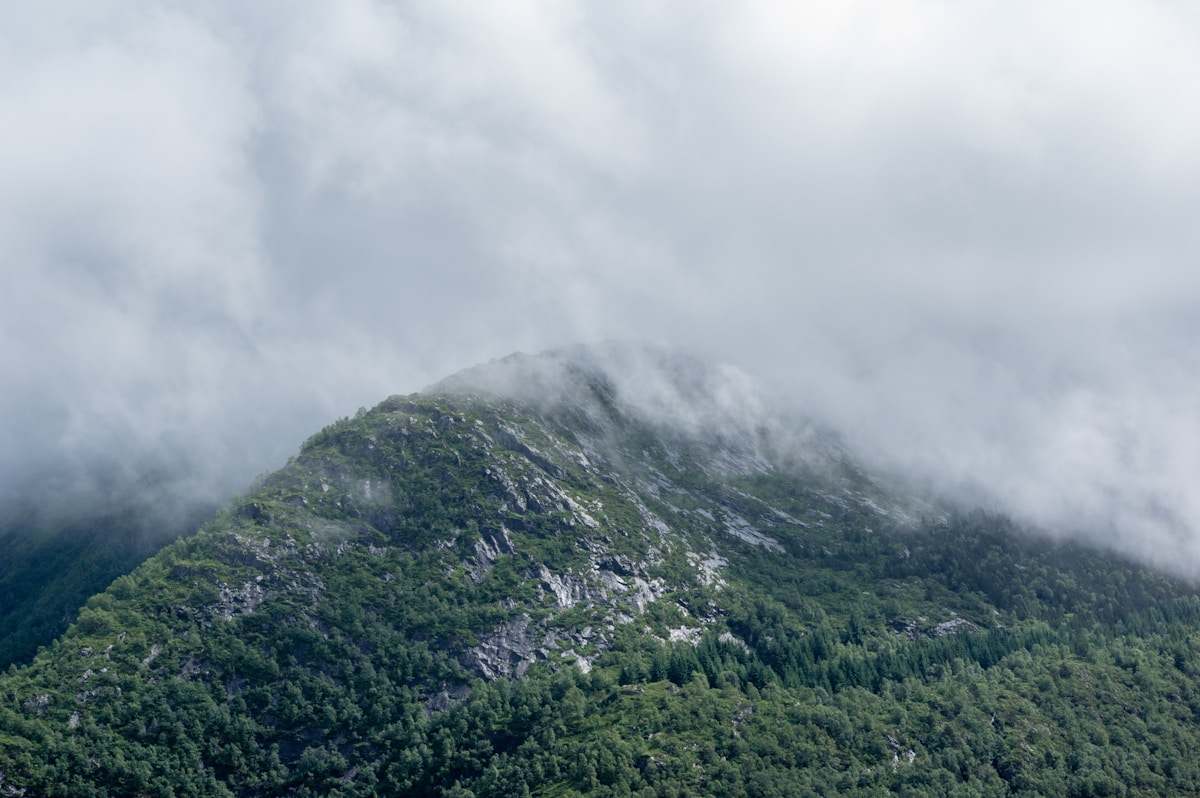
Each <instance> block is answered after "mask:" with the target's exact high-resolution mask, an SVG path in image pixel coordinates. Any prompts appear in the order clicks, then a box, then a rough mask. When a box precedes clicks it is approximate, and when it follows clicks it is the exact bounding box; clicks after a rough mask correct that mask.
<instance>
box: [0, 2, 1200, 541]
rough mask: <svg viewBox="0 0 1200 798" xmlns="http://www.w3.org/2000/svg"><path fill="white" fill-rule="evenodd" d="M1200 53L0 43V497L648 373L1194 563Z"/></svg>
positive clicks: (1060, 48)
mask: <svg viewBox="0 0 1200 798" xmlns="http://www.w3.org/2000/svg"><path fill="white" fill-rule="evenodd" d="M1197 22H1200V20H1198V19H1197V17H1196V15H1195V13H1194V12H1192V11H1190V10H1188V9H1185V8H1182V7H1179V6H1178V5H1176V4H1170V3H1165V2H1139V3H1134V2H1131V1H1129V0H1108V1H1106V2H1104V3H1100V4H1096V3H1092V4H1089V5H1087V6H1086V7H1083V6H1081V5H1080V4H1078V3H1075V2H1068V1H1067V0H1051V2H1046V3H1040V4H1037V5H1036V6H1029V7H1023V8H1014V7H1013V6H1012V5H1011V4H1004V3H999V2H983V3H972V4H950V3H942V2H934V0H903V1H902V2H886V3H885V2H881V1H880V0H855V1H854V2H847V3H839V4H834V5H831V4H828V3H825V4H818V3H809V2H803V3H798V4H797V3H781V2H769V1H768V0H757V1H756V2H750V3H746V4H742V5H740V6H737V7H733V6H724V5H720V4H715V3H700V4H695V3H689V4H686V5H685V4H682V3H666V4H655V5H649V6H647V5H645V4H638V3H624V2H617V3H610V4H604V5H603V6H595V5H587V4H583V3H549V2H535V1H533V0H529V1H528V2H521V3H517V4H508V5H506V6H504V7H492V6H489V5H480V4H467V3H429V2H405V3H399V2H384V1H383V0H350V2H345V3H339V4H336V5H325V4H317V3H312V2H299V3H282V2H276V3H263V4H254V5H249V6H248V5H245V4H233V3H218V4H210V5H207V6H204V7H203V8H202V9H192V8H189V7H183V6H177V5H170V4H161V3H160V4H156V3H150V2H140V3H122V4H116V3H70V2H53V3H46V4H39V5H36V6H23V7H16V6H14V7H11V8H6V9H4V10H3V11H0V118H3V119H4V120H5V124H4V125H3V126H0V275H2V279H3V290H0V370H2V371H0V378H2V380H3V384H4V385H5V391H4V392H3V395H2V396H0V417H2V418H3V419H4V420H3V422H0V423H3V424H4V425H5V426H4V427H3V428H0V433H3V434H4V435H5V436H6V438H7V439H8V440H11V441H13V442H14V443H13V444H12V445H11V446H10V447H9V448H8V450H7V452H8V453H6V454H5V455H4V457H3V458H2V459H0V473H3V474H9V475H11V474H13V473H18V472H21V471H22V470H24V469H25V468H26V465H27V462H28V460H29V459H30V458H32V457H36V456H37V455H36V453H37V452H39V451H43V450H52V451H57V452H60V453H61V452H64V451H71V452H86V451H88V450H94V449H97V448H99V449H113V448H116V449H118V450H120V448H121V447H127V448H128V450H129V451H130V452H133V453H140V452H144V451H149V450H153V449H154V447H155V446H158V445H162V443H161V442H163V441H168V442H170V444H171V445H174V446H180V447H183V448H185V449H191V450H194V451H196V452H201V453H202V454H203V457H204V458H205V459H206V460H207V461H208V462H211V463H213V464H216V467H218V470H220V471H221V472H222V473H229V474H236V475H238V476H239V477H240V475H243V474H247V473H252V472H253V471H257V470H261V469H264V468H267V467H270V466H271V465H273V464H274V463H275V462H277V461H278V458H280V457H281V456H282V455H283V453H286V452H287V451H289V450H290V449H291V448H292V447H294V445H295V444H296V442H297V441H298V439H299V438H300V437H301V436H302V435H303V434H305V433H306V432H308V431H311V430H312V429H315V428H318V427H319V426H321V425H322V424H323V423H325V422H326V421H327V420H328V419H329V418H330V417H331V416H334V415H339V414H343V413H347V412H352V411H353V409H354V408H355V407H357V406H358V405H360V404H364V405H365V404H370V403H373V402H374V401H376V400H378V399H380V398H382V397H383V396H384V395H386V394H388V393H392V392H397V391H408V390H413V389H416V388H419V387H421V386H422V385H424V384H426V383H428V382H431V381H433V380H435V379H437V378H438V377H440V376H443V375H444V374H445V373H447V372H448V371H450V370H453V369H455V368H458V367H461V366H465V365H469V364H470V363H472V362H476V361H480V360H485V359H487V358H490V357H495V356H499V355H503V354H505V353H507V352H508V351H512V350H514V349H525V350H537V349H541V348H547V347H551V346H556V345H560V344H563V343H569V342H571V341H574V340H580V339H584V340H590V339H598V338H604V337H619V338H630V337H644V338H649V339H654V340H659V341H675V342H677V343H682V344H686V345H688V346H690V347H692V348H699V349H707V350H709V351H712V352H714V353H715V354H716V355H718V356H720V357H724V358H727V359H729V360H732V361H734V362H737V363H741V364H743V365H745V366H747V367H748V368H751V369H755V370H758V371H759V372H762V373H765V374H767V375H768V376H770V377H772V378H774V379H776V380H778V381H779V382H781V383H784V384H787V385H790V386H792V387H793V388H794V389H795V390H796V391H797V393H798V395H799V396H800V397H802V400H803V401H804V402H805V403H808V404H811V405H812V406H815V407H819V408H821V409H822V410H823V412H825V413H826V414H827V415H829V416H830V417H831V418H833V419H835V420H836V421H838V422H840V423H841V424H843V425H845V426H846V427H847V428H849V429H851V430H852V431H853V434H855V435H856V436H857V437H858V438H859V439H860V440H862V441H863V442H864V443H866V444H868V445H873V446H876V447H878V448H880V449H881V450H883V451H884V452H885V453H886V454H887V455H888V456H890V457H892V458H893V459H894V460H898V461H900V462H903V463H906V464H907V466H908V467H909V468H911V469H914V470H918V471H922V472H929V473H931V474H933V475H935V476H936V477H937V478H939V479H940V480H942V481H943V482H945V483H947V484H951V483H952V484H956V485H959V486H960V487H961V486H962V484H963V483H966V482H970V481H974V482H976V483H979V484H982V485H983V486H985V487H986V488H987V489H988V490H989V491H991V493H992V495H994V496H995V497H997V499H998V500H1000V501H1003V502H1005V503H1006V505H1007V506H1010V507H1012V508H1013V509H1014V510H1015V511H1017V512H1021V513H1024V515H1025V516H1026V517H1029V518H1032V519H1034V520H1037V521H1040V522H1043V523H1047V524H1051V525H1059V526H1061V525H1069V524H1076V525H1078V524H1080V523H1082V524H1085V525H1092V526H1098V525H1101V524H1104V523H1107V522H1108V521H1112V520H1113V519H1116V520H1115V521H1114V523H1117V524H1119V526H1120V527H1121V528H1122V529H1125V530H1136V532H1129V533H1128V534H1127V537H1126V539H1125V540H1126V542H1125V543H1123V544H1122V545H1126V546H1128V547H1131V548H1137V547H1138V546H1139V545H1140V544H1138V542H1137V541H1139V540H1141V541H1151V543H1148V544H1147V545H1146V547H1144V549H1143V550H1145V551H1149V550H1150V549H1151V548H1153V547H1155V546H1157V545H1158V542H1159V541H1164V540H1165V541H1174V542H1173V543H1171V544H1170V547H1168V550H1170V551H1176V550H1177V551H1180V552H1183V553H1185V554H1186V555H1187V556H1188V557H1192V558H1193V559H1192V561H1193V562H1200V543H1198V542H1197V541H1200V534H1196V533H1194V532H1191V531H1188V532H1186V533H1184V532H1180V530H1181V529H1184V530H1195V529H1200V503H1197V502H1195V501H1194V500H1193V499H1191V498H1190V494H1191V491H1190V485H1191V484H1193V483H1194V481H1195V477H1196V475H1197V466H1198V463H1197V460H1196V457H1195V456H1194V455H1193V454H1192V453H1191V447H1190V446H1189V443H1190V441H1191V440H1192V438H1193V437H1194V436H1192V437H1189V433H1190V432H1194V431H1195V430H1196V428H1197V426H1200V412H1198V411H1197V410H1195V409H1194V408H1193V407H1192V403H1191V399H1190V397H1192V396H1195V395H1197V392H1198V391H1200V377H1197V374H1200V372H1198V371H1197V369H1196V366H1197V365H1198V364H1197V363H1196V362H1195V361H1196V356H1195V355H1194V354H1193V353H1192V351H1191V350H1192V347H1191V346H1190V345H1189V344H1190V342H1191V341H1192V340H1194V337H1195V333H1196V332H1197V330H1196V324H1195V322H1194V321H1192V319H1194V318H1195V317H1196V310H1197V304H1198V301H1200V270H1197V269H1195V268H1194V261H1195V258H1196V255H1197V253H1198V252H1200V233H1197V232H1196V226H1195V224H1194V221H1193V218H1192V217H1193V216H1194V209H1195V208H1196V207H1198V206H1200V160H1198V158H1200V155H1198V153H1200V149H1198V148H1197V147H1196V146H1195V144H1194V142H1196V141H1200V110H1198V109H1197V106H1196V104H1195V103H1194V102H1191V101H1190V100H1191V94H1192V93H1194V92H1193V91H1192V89H1193V87H1194V86H1195V85H1198V84H1200V41H1198V38H1200V32H1198V31H1200V25H1197ZM251 443H252V445H250V444H251ZM250 450H253V451H260V452H262V453H263V454H262V455H261V456H259V457H258V458H257V459H255V458H253V457H251V456H250V455H248V454H247V452H248V451H250ZM230 463H234V464H235V465H233V466H231V465H229V464H230ZM1168 517H1173V518H1174V519H1175V520H1173V521H1170V522H1167V521H1164V520H1163V519H1164V518H1168ZM1081 519H1082V520H1081ZM1156 530H1157V531H1156ZM1104 534H1106V535H1119V534H1120V531H1119V530H1116V531H1106V532H1105V533H1104ZM1181 535H1182V536H1183V537H1180V536H1181ZM1164 545H1165V544H1164Z"/></svg>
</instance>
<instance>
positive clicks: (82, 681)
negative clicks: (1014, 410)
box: [0, 349, 1200, 795]
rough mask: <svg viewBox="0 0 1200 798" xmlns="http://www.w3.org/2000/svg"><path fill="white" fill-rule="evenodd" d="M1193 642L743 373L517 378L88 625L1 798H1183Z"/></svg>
mask: <svg viewBox="0 0 1200 798" xmlns="http://www.w3.org/2000/svg"><path fill="white" fill-rule="evenodd" d="M1198 651H1200V603H1198V602H1197V599H1196V596H1195V593H1194V590H1193V589H1192V588H1191V587H1190V586H1188V585H1185V584H1182V583H1179V582H1175V581H1172V580H1170V579H1167V578H1165V577H1162V576H1159V575H1156V574H1154V573H1151V572H1149V571H1146V570H1144V569H1141V568H1138V567H1136V566H1133V565H1131V564H1129V563H1125V562H1122V561H1119V560H1116V559H1114V558H1111V557H1108V556H1106V555H1103V554H1101V553H1098V552H1091V551H1087V550H1084V549H1081V548H1077V547H1064V546H1052V545H1049V544H1046V543H1044V542H1039V541H1037V540H1035V539H1032V538H1029V537H1025V536H1023V535H1022V533H1020V531H1019V530H1016V529H1015V528H1013V527H1012V525H1011V524H1009V523H1008V522H1006V521H1004V520H1003V519H998V518H992V517H987V516H983V515H974V516H956V515H952V514H947V513H945V512H942V511H939V510H937V509H935V508H933V507H931V506H929V505H923V504H921V503H920V502H918V501H915V500H913V499H911V498H907V497H904V496H900V495H897V494H895V493H894V492H892V491H890V490H888V489H887V488H886V487H885V486H884V485H883V484H882V483H880V482H878V481H875V480H872V479H871V478H870V477H868V476H867V475H866V474H865V473H863V472H862V471H861V470H860V469H859V468H858V467H856V466H855V464H854V463H853V462H852V460H851V459H850V458H849V457H848V456H847V455H846V453H845V452H843V451H842V450H841V449H840V448H839V447H838V446H837V444H836V441H835V440H834V439H833V438H832V437H831V436H829V435H827V434H825V433H823V432H821V431H819V430H817V429H815V428H812V427H806V426H799V427H798V426H795V425H792V424H790V423H788V422H783V421H780V420H779V419H778V418H777V417H775V416H773V415H772V414H770V413H768V412H766V411H765V410H764V409H763V408H762V407H761V405H760V403H759V402H758V400H757V399H756V398H755V396H754V395H753V393H752V392H751V391H749V389H748V388H747V386H746V385H745V384H744V383H743V382H742V381H741V380H740V378H738V377H737V376H736V374H734V373H731V372H729V371H726V370H721V369H712V368H708V367H704V366H702V365H698V364H696V363H694V362H692V361H688V360H687V359H684V358H679V357H678V356H675V355H673V354H671V353H664V352H657V351H653V350H651V351H648V352H647V351H644V350H643V351H631V350H628V349H624V350H620V349H613V350H607V351H605V350H576V351H569V352H565V353H559V354H552V355H547V356H540V357H537V358H528V357H524V356H521V357H514V358H511V359H507V360H506V361H501V362H498V363H494V364H490V365H489V366H487V367H482V368H480V369H476V370H473V371H469V372H466V373H464V374H461V375H458V376H456V377H455V378H452V379H451V380H448V381H447V382H445V383H442V384H440V385H438V386H435V387H434V388H432V389H430V390H429V391H427V392H425V393H423V394H418V395H413V396H409V397H393V398H391V399H389V400H387V401H385V402H383V403H382V404H380V405H379V406H378V407H376V408H375V409H373V410H371V411H370V412H365V413H362V414H360V415H359V416H358V417H356V418H354V419H344V420H342V421H340V422H338V423H336V424H333V425H331V426H330V427H327V428H326V429H325V430H323V431H321V432H320V433H318V434H317V435H315V436H313V438H311V439H310V440H309V441H308V442H307V443H305V445H304V446H303V447H302V448H301V450H300V453H299V454H298V456H297V457H295V458H294V459H293V460H292V461H291V462H289V463H288V464H287V465H286V466H285V467H284V468H282V469H280V470H279V471H278V472H275V473H274V474H271V475H269V476H268V477H266V478H264V479H263V480H261V481H260V483H259V484H258V485H256V486H255V487H254V489H253V490H252V491H250V492H249V493H247V495H245V496H244V497H241V498H239V499H238V500H236V501H235V502H234V503H233V504H232V505H231V506H230V507H228V508H227V509H226V510H225V511H223V512H222V513H221V514H220V515H219V516H218V518H217V519H216V521H214V522H213V523H211V524H209V525H207V526H206V527H204V528H203V529H202V530H200V531H199V532H198V533H197V534H195V535H193V536H191V537H189V538H187V539H184V540H181V541H178V542H176V543H174V544H172V545H170V546H168V547H167V548H166V549H164V550H163V551H161V552H160V553H159V554H157V555H156V556H154V557H152V558H151V559H150V560H148V561H147V562H146V563H144V564H143V565H142V566H141V567H139V568H138V569H137V570H135V571H134V572H133V573H131V574H129V575H127V576H123V577H121V578H119V579H117V581H116V582H114V583H113V585H112V586H111V587H110V588H109V589H108V590H107V591H105V592H104V593H102V594H100V595H98V596H96V597H94V598H93V599H92V600H91V601H89V602H88V604H87V605H86V606H85V608H84V609H83V610H82V611H81V612H80V615H79V619H78V621H77V623H76V624H75V625H74V626H72V627H71V629H70V630H69V631H68V632H67V633H66V634H65V635H64V636H63V637H62V638H60V639H59V640H58V641H57V642H55V643H54V644H53V645H52V646H50V647H49V648H48V649H47V650H46V651H44V652H43V653H41V654H40V655H39V656H38V657H37V658H36V659H35V660H34V662H33V663H32V664H30V665H29V666H26V667H23V668H20V669H11V670H10V672H9V673H8V675H7V676H5V677H4V679H3V682H2V684H0V695H2V696H3V698H4V703H3V704H2V705H0V794H12V795H17V794H26V795H137V794H145V795H222V794H224V795H229V794H237V795H369V794H377V793H382V794H392V795H396V794H413V795H428V794H439V793H441V794H447V795H466V794H475V795H512V794H522V793H524V792H534V793H537V794H546V795H551V794H553V795H564V794H572V793H575V792H583V793H592V794H611V795H627V794H634V793H640V794H645V795H651V794H653V795H671V794H694V793H696V792H708V793H714V794H716V793H720V794H726V793H727V794H733V795H737V794H744V795H772V794H804V793H813V794H820V793H830V794H833V793H837V794H848V793H855V792H856V791H860V792H862V793H864V794H866V793H871V794H877V793H878V792H879V791H880V790H895V791H904V790H911V791H914V792H919V793H922V794H929V793H934V794H936V793H946V794H951V793H955V792H956V791H958V792H961V793H962V794H970V793H971V792H974V793H976V794H978V793H982V794H1007V793H1009V792H1018V793H1019V792H1029V793H1031V794H1032V793H1033V792H1042V793H1066V792H1068V791H1074V792H1076V793H1078V794H1103V793H1104V792H1105V791H1106V790H1113V791H1116V792H1122V791H1134V792H1142V793H1146V794H1164V793H1171V792H1174V793H1178V794H1186V793H1189V792H1194V791H1196V790H1197V789H1198V788H1200V772H1198V771H1197V766H1196V765H1195V764H1194V763H1195V762H1197V761H1200V758H1198V757H1196V756H1195V754H1196V752H1198V751H1200V731H1198V728H1200V727H1198V726H1197V724H1196V721H1197V720H1198V719H1200V681H1198V677H1200V672H1198V670H1197V666H1196V654H1197V652H1198ZM468 791H470V793H468Z"/></svg>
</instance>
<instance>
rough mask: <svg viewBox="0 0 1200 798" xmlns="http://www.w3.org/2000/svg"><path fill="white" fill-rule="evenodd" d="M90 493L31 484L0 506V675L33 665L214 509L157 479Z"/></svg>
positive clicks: (90, 487)
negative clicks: (82, 616)
mask: <svg viewBox="0 0 1200 798" xmlns="http://www.w3.org/2000/svg"><path fill="white" fill-rule="evenodd" d="M91 472H92V473H99V474H102V475H107V476H109V477H110V480H109V484H103V483H101V484H96V480H93V479H88V478H87V477H86V476H84V475H82V474H80V473H79V472H74V473H70V474H67V475H65V476H64V475H61V474H60V475H58V478H55V477H53V476H50V475H47V474H37V475H34V476H31V477H30V478H29V479H28V480H27V481H26V484H25V485H23V486H22V487H23V488H24V489H23V490H16V491H12V492H11V493H10V494H9V495H8V496H5V497H4V500H3V501H0V563H4V567H3V569H0V668H6V667H8V666H9V665H10V664H13V663H19V662H25V661H27V660H29V659H32V658H33V655H34V653H35V652H36V651H37V649H38V647H39V646H41V645H44V644H48V643H50V642H51V641H52V640H53V639H54V638H56V637H58V636H59V635H60V634H62V633H63V632H65V631H66V629H67V626H68V625H69V624H70V623H71V621H73V620H74V619H75V615H76V613H77V612H78V611H79V608H80V607H81V606H82V605H83V603H84V602H85V601H86V600H87V599H88V598H89V597H90V596H92V595H93V594H95V593H97V592H98V591H101V590H103V589H104V588H105V587H107V586H108V584H109V583H110V582H112V580H113V579H115V578H117V577H118V576H120V575H122V574H124V573H127V572H128V571H130V570H132V569H133V568H135V567H137V565H138V564H140V563H141V562H142V561H143V560H145V559H146V558H147V557H149V556H150V555H151V554H153V553H154V552H155V551H157V550H158V549H159V548H161V547H162V546H163V545H165V544H166V543H168V542H170V541H171V540H174V539H175V538H178V537H179V536H181V535H183V534H186V533H187V532H189V531H193V530H195V529H196V527H197V526H199V524H200V523H201V522H202V521H204V520H207V519H209V518H211V517H212V516H213V515H214V514H215V513H216V511H217V509H218V507H219V505H218V504H217V503H216V502H215V501H214V500H212V499H210V498H207V497H206V498H200V499H196V498H191V497H189V498H183V497H181V496H179V495H178V493H177V492H176V491H172V490H170V484H171V482H172V481H173V480H171V479H163V474H162V472H153V471H152V472H150V474H151V476H150V477H143V478H141V479H137V480H124V479H121V478H119V477H118V478H111V477H112V469H104V468H101V467H95V468H93V469H91Z"/></svg>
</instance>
